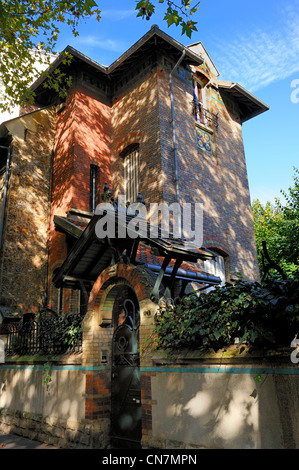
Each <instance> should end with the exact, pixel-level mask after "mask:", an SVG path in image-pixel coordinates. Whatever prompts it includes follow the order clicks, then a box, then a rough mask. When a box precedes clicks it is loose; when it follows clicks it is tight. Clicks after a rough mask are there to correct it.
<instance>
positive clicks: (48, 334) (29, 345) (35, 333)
mask: <svg viewBox="0 0 299 470" xmlns="http://www.w3.org/2000/svg"><path fill="white" fill-rule="evenodd" d="M67 317H68V321H67V323H68V333H66V335H63V334H62V333H61V331H62V328H61V326H62V323H63V322H64V323H65V320H64V317H63V316H61V317H59V316H57V317H52V318H41V319H39V320H38V321H36V320H35V319H34V318H30V319H29V320H21V321H20V322H17V323H8V324H5V325H2V334H6V335H7V342H6V348H5V353H6V355H12V354H17V355H34V354H37V353H43V354H62V353H65V352H67V351H69V352H80V351H81V349H82V338H81V337H80V335H79V337H78V336H77V337H76V338H75V337H74V339H73V340H72V321H74V319H75V320H76V325H78V320H79V318H78V315H67ZM67 335H68V336H67Z"/></svg>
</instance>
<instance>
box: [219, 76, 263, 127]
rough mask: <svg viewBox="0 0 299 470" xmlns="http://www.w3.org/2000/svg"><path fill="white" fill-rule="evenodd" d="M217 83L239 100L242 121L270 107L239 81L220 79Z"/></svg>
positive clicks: (220, 87) (229, 94)
mask: <svg viewBox="0 0 299 470" xmlns="http://www.w3.org/2000/svg"><path fill="white" fill-rule="evenodd" d="M217 84H218V88H219V90H220V92H221V91H223V92H225V93H227V94H228V96H229V97H231V98H232V99H234V100H235V101H237V103H238V105H239V109H240V118H241V122H242V123H243V122H246V121H248V120H249V119H252V118H253V117H255V116H258V115H259V114H262V113H264V112H265V111H268V110H269V109H270V107H269V106H268V105H267V104H266V103H264V102H263V101H261V100H260V99H259V98H257V97H256V96H254V95H253V94H252V93H250V92H249V91H248V90H246V89H245V88H243V87H242V86H241V85H239V83H233V82H227V81H223V80H218V82H217Z"/></svg>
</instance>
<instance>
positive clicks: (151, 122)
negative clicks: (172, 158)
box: [112, 71, 162, 203]
mask: <svg viewBox="0 0 299 470" xmlns="http://www.w3.org/2000/svg"><path fill="white" fill-rule="evenodd" d="M133 142H135V143H138V144H139V155H140V192H141V194H142V196H143V198H144V200H145V202H146V203H150V202H158V201H160V200H161V198H162V174H161V158H160V129H159V104H158V89H157V73H156V71H154V72H152V73H151V74H150V75H149V76H148V77H147V78H145V79H144V80H143V81H138V82H136V84H135V86H133V87H132V88H131V89H130V91H128V92H126V93H124V94H122V95H121V96H118V97H117V98H116V100H115V102H114V104H113V107H112V172H113V183H112V186H113V189H114V190H115V191H116V193H119V194H124V187H123V184H124V180H123V179H124V170H123V159H122V157H121V156H120V154H121V152H122V151H123V150H124V148H125V147H126V146H127V145H129V144H131V143H133Z"/></svg>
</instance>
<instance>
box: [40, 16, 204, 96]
mask: <svg viewBox="0 0 299 470" xmlns="http://www.w3.org/2000/svg"><path fill="white" fill-rule="evenodd" d="M155 50H156V51H163V50H164V51H165V52H166V54H167V55H168V56H170V57H173V59H174V60H178V59H179V58H180V57H181V55H182V53H183V52H184V58H183V60H182V65H186V64H189V65H200V64H202V63H203V59H202V57H200V56H199V55H198V54H196V53H194V52H193V51H191V50H190V49H188V47H185V46H184V45H183V44H181V43H180V42H178V41H176V40H175V39H173V38H172V37H171V36H169V35H168V34H166V33H164V32H163V31H161V30H160V29H159V27H158V26H156V25H154V26H152V28H151V29H150V30H149V31H148V32H147V33H146V34H145V35H144V36H143V37H142V38H140V39H139V40H138V41H137V42H136V43H135V44H134V45H133V46H132V47H130V48H129V49H128V50H127V51H126V52H125V53H124V54H122V55H121V56H120V57H119V58H118V59H117V60H116V61H114V62H113V63H112V64H111V65H110V66H108V67H107V66H104V65H101V64H99V63H98V62H96V61H94V60H92V59H90V58H89V57H87V56H86V55H84V54H82V53H81V52H79V51H78V50H76V49H74V48H73V47H71V46H67V47H66V48H65V49H64V50H63V51H62V52H61V53H60V54H59V56H58V57H57V58H56V59H55V60H54V62H53V63H52V64H51V65H50V67H49V68H48V69H47V71H46V72H45V73H43V74H41V75H40V77H39V78H38V79H37V80H36V81H35V82H34V83H33V84H32V86H31V90H32V91H34V92H35V93H36V94H38V93H40V92H42V91H44V90H45V89H44V87H43V83H44V82H45V80H46V78H47V73H48V74H49V73H53V71H54V70H55V69H57V68H58V67H60V68H61V69H65V68H66V67H72V66H74V65H77V66H80V68H82V67H84V68H91V69H92V70H93V72H95V73H96V74H101V76H102V78H106V79H107V80H111V79H112V78H113V77H115V76H118V75H120V74H122V73H123V71H124V70H125V69H126V68H130V66H131V65H132V63H133V62H134V61H136V60H138V58H140V57H142V58H144V57H147V56H149V55H150V54H152V53H153V51H155ZM66 53H67V54H70V55H71V56H72V58H73V59H72V61H71V65H70V66H69V65H66V64H64V62H65V57H66ZM48 92H49V90H48Z"/></svg>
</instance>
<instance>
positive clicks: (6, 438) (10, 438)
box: [0, 433, 57, 450]
mask: <svg viewBox="0 0 299 470" xmlns="http://www.w3.org/2000/svg"><path fill="white" fill-rule="evenodd" d="M2 449H47V450H49V449H57V447H54V446H52V445H48V444H45V443H43V442H38V441H32V440H31V439H27V438H26V437H22V436H18V435H17V434H1V433H0V450H2Z"/></svg>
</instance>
